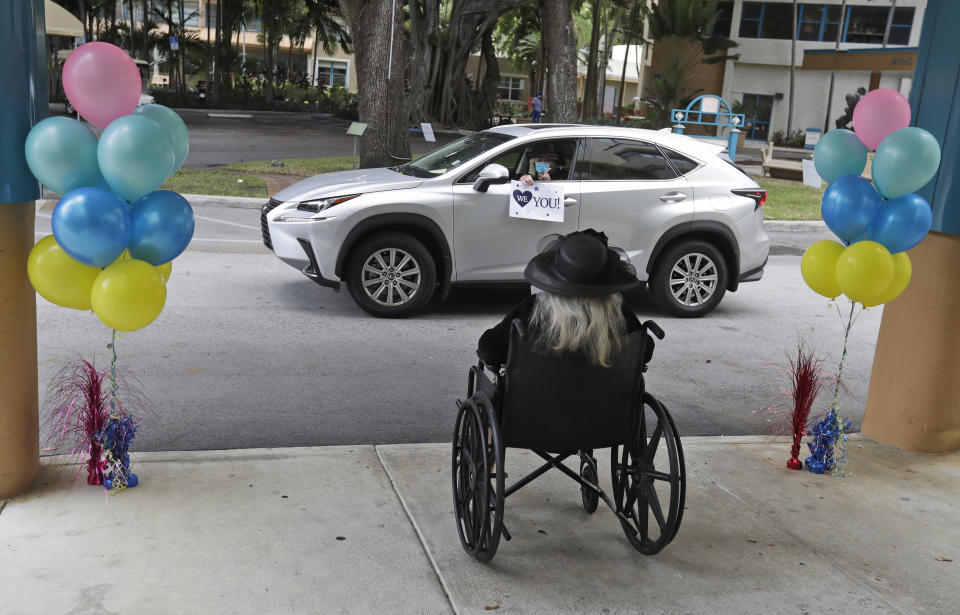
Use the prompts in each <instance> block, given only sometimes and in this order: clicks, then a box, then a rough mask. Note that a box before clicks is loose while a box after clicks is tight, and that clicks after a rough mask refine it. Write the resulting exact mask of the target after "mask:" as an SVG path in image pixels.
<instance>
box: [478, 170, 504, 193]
mask: <svg viewBox="0 0 960 615" xmlns="http://www.w3.org/2000/svg"><path fill="white" fill-rule="evenodd" d="M509 181H510V171H508V170H507V167H505V166H503V165H502V164H496V163H493V164H488V165H487V166H485V167H483V169H482V170H481V171H480V174H479V175H477V181H475V182H473V189H474V190H476V191H477V192H486V191H487V188H489V187H490V186H491V185H493V184H505V183H507V182H509Z"/></svg>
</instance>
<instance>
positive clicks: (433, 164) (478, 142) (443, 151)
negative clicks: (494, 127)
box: [394, 132, 516, 177]
mask: <svg viewBox="0 0 960 615" xmlns="http://www.w3.org/2000/svg"><path fill="white" fill-rule="evenodd" d="M514 138H516V137H514V136H512V135H505V134H502V133H498V132H478V133H475V134H472V135H470V136H468V137H464V138H462V139H458V140H456V141H454V142H453V143H449V144H447V145H444V146H443V147H441V148H439V149H435V150H433V151H432V152H430V153H429V154H426V155H425V156H422V157H420V158H417V159H416V160H413V161H411V162H408V163H407V164H402V165H400V166H398V167H394V170H395V171H397V172H399V173H403V174H404V175H413V176H414V177H435V176H437V175H443V174H444V173H446V172H447V171H452V170H453V169H455V168H457V167H458V166H460V165H461V164H463V163H465V162H468V161H470V160H473V159H474V158H476V157H477V156H479V155H481V154H483V153H484V152H487V151H490V150H492V149H493V148H495V147H497V146H499V145H503V144H504V143H506V142H507V141H510V140H511V139H514Z"/></svg>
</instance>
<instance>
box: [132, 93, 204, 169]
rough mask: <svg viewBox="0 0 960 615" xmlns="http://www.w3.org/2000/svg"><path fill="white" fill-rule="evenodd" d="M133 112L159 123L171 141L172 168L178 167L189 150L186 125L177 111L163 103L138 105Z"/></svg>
mask: <svg viewBox="0 0 960 615" xmlns="http://www.w3.org/2000/svg"><path fill="white" fill-rule="evenodd" d="M133 113H134V114H135V115H143V116H145V117H148V118H150V119H151V120H153V121H154V122H156V123H157V124H160V128H162V129H163V131H164V132H165V133H167V138H168V139H170V142H171V143H173V151H174V153H175V154H176V161H175V162H174V164H173V170H174V171H176V170H177V169H179V168H180V166H181V165H182V164H183V161H184V160H186V159H187V152H189V151H190V136H189V135H188V134H187V125H186V124H184V123H183V120H182V119H180V116H179V115H177V112H176V111H174V110H173V109H171V108H169V107H164V106H163V105H140V106H139V107H137V108H136V109H135V110H134V112H133Z"/></svg>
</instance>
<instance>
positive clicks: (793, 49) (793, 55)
mask: <svg viewBox="0 0 960 615" xmlns="http://www.w3.org/2000/svg"><path fill="white" fill-rule="evenodd" d="M796 72H797V0H793V34H792V35H791V36H790V104H789V106H788V108H787V141H789V140H790V134H791V133H792V132H793V79H794V73H796Z"/></svg>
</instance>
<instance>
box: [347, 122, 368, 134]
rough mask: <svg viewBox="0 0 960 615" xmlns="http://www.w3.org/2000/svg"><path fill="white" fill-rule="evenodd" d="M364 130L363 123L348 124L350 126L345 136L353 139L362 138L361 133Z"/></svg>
mask: <svg viewBox="0 0 960 615" xmlns="http://www.w3.org/2000/svg"><path fill="white" fill-rule="evenodd" d="M366 129H367V125H366V124H364V123H363V122H350V126H349V127H348V128H347V134H348V135H353V136H355V137H362V136H363V131H365V130H366Z"/></svg>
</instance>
